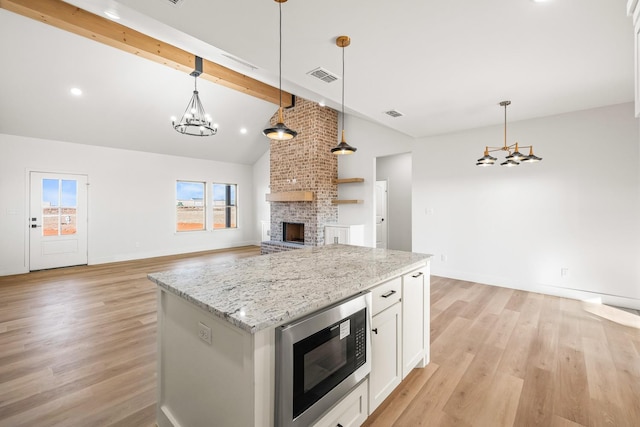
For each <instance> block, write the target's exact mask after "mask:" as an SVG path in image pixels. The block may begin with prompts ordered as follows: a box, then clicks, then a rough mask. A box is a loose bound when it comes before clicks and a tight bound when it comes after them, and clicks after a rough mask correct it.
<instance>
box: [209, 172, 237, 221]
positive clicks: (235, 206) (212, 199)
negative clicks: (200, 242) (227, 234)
mask: <svg viewBox="0 0 640 427" xmlns="http://www.w3.org/2000/svg"><path fill="white" fill-rule="evenodd" d="M216 185H224V186H226V187H227V188H230V187H233V191H234V192H235V197H234V198H233V200H234V201H235V204H228V201H229V199H228V197H229V195H228V193H227V192H228V191H229V190H227V191H225V205H224V211H225V226H224V227H216V222H215V219H214V218H215V212H214V209H216V207H217V206H216V205H215V203H216V196H215V190H214V188H215V186H216ZM210 187H211V207H210V209H209V210H210V211H211V218H212V221H211V230H212V231H218V230H236V229H238V228H239V225H238V184H233V183H230V182H218V181H212V182H211V186H210ZM232 208H235V209H234V211H235V215H234V217H235V218H231V217H230V216H229V212H230V211H231V209H232ZM234 222H235V226H228V225H227V224H232V223H234Z"/></svg>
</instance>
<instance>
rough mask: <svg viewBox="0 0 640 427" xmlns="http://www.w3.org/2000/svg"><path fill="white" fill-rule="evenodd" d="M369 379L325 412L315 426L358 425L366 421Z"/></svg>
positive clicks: (344, 426)
mask: <svg viewBox="0 0 640 427" xmlns="http://www.w3.org/2000/svg"><path fill="white" fill-rule="evenodd" d="M368 384H369V382H368V381H367V380H364V381H363V382H362V383H360V385H358V387H356V388H355V389H353V390H352V391H351V392H350V393H349V394H348V395H347V396H346V397H345V398H344V399H342V400H341V401H340V402H339V403H338V404H337V405H336V406H334V407H333V408H332V409H331V410H330V411H329V412H328V413H327V414H325V415H324V416H323V417H322V418H321V419H320V420H318V422H317V423H315V424H314V425H313V427H335V426H338V425H339V426H343V427H358V426H360V425H362V423H364V421H365V420H366V419H367V414H368V402H369V392H368Z"/></svg>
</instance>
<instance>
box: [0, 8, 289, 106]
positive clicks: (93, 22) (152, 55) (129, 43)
mask: <svg viewBox="0 0 640 427" xmlns="http://www.w3.org/2000/svg"><path fill="white" fill-rule="evenodd" d="M0 8H2V9H6V10H9V11H11V12H15V13H17V14H19V15H22V16H26V17H28V18H32V19H35V20H38V21H41V22H44V23H45V24H49V25H52V26H54V27H57V28H60V29H62V30H65V31H69V32H71V33H74V34H78V35H81V36H83V37H87V38H89V39H92V40H95V41H98V42H100V43H104V44H106V45H109V46H112V47H115V48H117V49H120V50H123V51H125V52H129V53H133V54H134V55H137V56H140V57H143V58H146V59H149V60H151V61H154V62H158V63H160V64H163V65H166V66H168V67H171V68H174V69H177V70H180V71H183V72H185V73H191V72H192V71H193V70H194V69H195V57H196V56H195V55H194V54H192V53H190V52H187V51H185V50H182V49H180V48H178V47H175V46H173V45H170V44H168V43H164V42H162V41H160V40H157V39H154V38H153V37H149V36H147V35H146V34H143V33H141V32H139V31H136V30H133V29H131V28H128V27H125V26H124V25H121V24H118V23H117V22H114V21H111V20H109V19H107V18H103V17H101V16H99V15H96V14H93V13H90V12H88V11H86V10H84V9H80V8H78V7H75V6H73V5H70V4H69V3H65V2H63V1H61V0H0ZM202 69H203V70H202V71H203V72H202V74H201V75H200V77H202V78H204V79H205V80H209V81H212V82H214V83H217V84H220V85H222V86H225V87H228V88H230V89H234V90H237V91H240V92H243V93H246V94H247V95H251V96H254V97H256V98H260V99H262V100H265V101H268V102H272V103H274V104H276V105H280V92H279V90H278V88H275V87H273V86H270V85H268V84H265V83H263V82H261V81H259V80H256V79H254V78H251V77H249V76H246V75H244V74H241V73H238V72H236V71H234V70H232V69H230V68H227V67H224V66H222V65H220V64H216V63H215V62H211V61H209V60H207V59H205V58H203V61H202ZM293 103H294V101H293V95H291V94H290V93H287V92H282V105H283V106H285V107H288V106H291V105H293Z"/></svg>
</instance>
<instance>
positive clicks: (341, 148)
mask: <svg viewBox="0 0 640 427" xmlns="http://www.w3.org/2000/svg"><path fill="white" fill-rule="evenodd" d="M350 44H351V39H350V38H349V36H340V37H338V38H337V39H336V46H338V47H340V48H342V139H341V140H340V143H339V144H338V145H336V146H335V147H333V148H332V149H331V152H332V153H333V154H336V155H344V154H353V153H355V152H356V150H357V148H356V147H352V146H350V145H349V144H347V141H345V139H344V48H345V47H347V46H349V45H350Z"/></svg>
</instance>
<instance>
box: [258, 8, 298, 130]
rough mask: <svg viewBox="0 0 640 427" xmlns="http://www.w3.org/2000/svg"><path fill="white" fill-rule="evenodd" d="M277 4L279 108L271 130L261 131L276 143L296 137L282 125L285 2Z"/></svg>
mask: <svg viewBox="0 0 640 427" xmlns="http://www.w3.org/2000/svg"><path fill="white" fill-rule="evenodd" d="M274 1H275V2H276V3H278V6H279V10H280V48H279V52H280V54H279V59H278V71H279V77H278V84H279V88H280V108H278V123H276V125H275V126H274V127H272V128H267V129H265V130H263V131H262V133H263V135H264V136H266V137H267V138H269V139H274V140H276V141H286V140H289V139H293V138H295V137H296V135H298V132H296V131H295V130H293V129H289V128H288V127H287V126H286V125H285V124H284V118H283V116H282V3H285V2H286V1H287V0H274Z"/></svg>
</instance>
